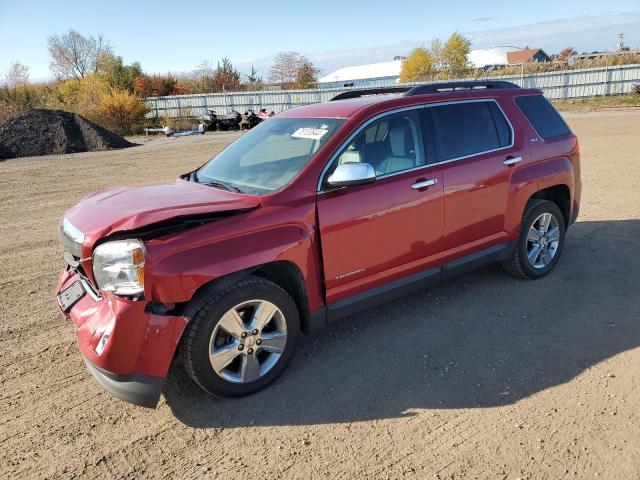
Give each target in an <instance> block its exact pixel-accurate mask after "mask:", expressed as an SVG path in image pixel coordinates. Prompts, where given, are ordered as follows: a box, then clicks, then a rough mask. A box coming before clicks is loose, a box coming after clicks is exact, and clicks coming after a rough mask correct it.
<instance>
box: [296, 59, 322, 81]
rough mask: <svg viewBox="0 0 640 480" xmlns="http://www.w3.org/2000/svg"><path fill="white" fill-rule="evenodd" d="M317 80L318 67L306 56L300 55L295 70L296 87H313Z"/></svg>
mask: <svg viewBox="0 0 640 480" xmlns="http://www.w3.org/2000/svg"><path fill="white" fill-rule="evenodd" d="M317 82H318V69H317V68H316V67H314V66H313V64H312V63H311V62H310V61H309V59H307V58H306V57H301V60H300V64H299V65H298V71H297V72H296V88H313V87H315V86H316V83H317Z"/></svg>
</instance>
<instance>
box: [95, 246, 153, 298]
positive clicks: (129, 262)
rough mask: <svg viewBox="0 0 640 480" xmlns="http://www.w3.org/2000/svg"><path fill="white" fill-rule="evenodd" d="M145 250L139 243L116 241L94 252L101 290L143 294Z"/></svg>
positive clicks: (122, 294)
mask: <svg viewBox="0 0 640 480" xmlns="http://www.w3.org/2000/svg"><path fill="white" fill-rule="evenodd" d="M144 257H145V250H144V245H143V243H142V242H140V241H138V240H116V241H113V242H107V243H103V244H102V245H98V246H97V247H96V249H95V250H94V252H93V277H94V278H95V281H96V285H97V286H98V289H100V290H102V291H104V292H110V293H113V294H115V295H121V296H138V295H141V294H142V293H143V292H144Z"/></svg>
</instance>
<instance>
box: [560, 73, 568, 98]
mask: <svg viewBox="0 0 640 480" xmlns="http://www.w3.org/2000/svg"><path fill="white" fill-rule="evenodd" d="M568 93H569V85H567V75H566V72H562V97H561V98H562V100H566V99H567V97H568Z"/></svg>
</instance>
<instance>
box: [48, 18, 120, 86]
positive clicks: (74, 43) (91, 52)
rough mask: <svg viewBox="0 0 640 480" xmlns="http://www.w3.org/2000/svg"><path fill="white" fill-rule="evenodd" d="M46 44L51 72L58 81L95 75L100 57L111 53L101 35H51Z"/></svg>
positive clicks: (73, 31) (71, 32)
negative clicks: (90, 74)
mask: <svg viewBox="0 0 640 480" xmlns="http://www.w3.org/2000/svg"><path fill="white" fill-rule="evenodd" d="M47 44H48V49H49V55H50V56H51V62H50V68H51V72H52V73H53V75H54V76H55V77H56V78H59V79H68V78H76V79H79V78H83V77H84V76H85V75H88V74H89V73H96V72H97V70H98V60H99V59H100V56H101V55H103V54H105V53H111V47H110V46H109V43H108V42H107V41H106V40H105V39H104V38H103V37H102V35H98V36H97V37H93V36H91V35H89V36H84V35H82V34H80V33H79V32H77V31H75V30H69V31H68V32H67V33H63V34H62V35H52V36H50V37H49V38H48V39H47Z"/></svg>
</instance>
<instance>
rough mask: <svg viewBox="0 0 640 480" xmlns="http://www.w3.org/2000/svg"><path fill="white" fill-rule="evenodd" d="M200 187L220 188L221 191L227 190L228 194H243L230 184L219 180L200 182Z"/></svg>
mask: <svg viewBox="0 0 640 480" xmlns="http://www.w3.org/2000/svg"><path fill="white" fill-rule="evenodd" d="M202 185H207V186H209V187H214V188H222V189H223V190H227V191H228V192H236V193H244V192H243V191H242V190H240V189H239V188H238V187H236V186H235V185H233V184H232V183H226V182H221V181H220V180H214V181H211V182H202Z"/></svg>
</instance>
